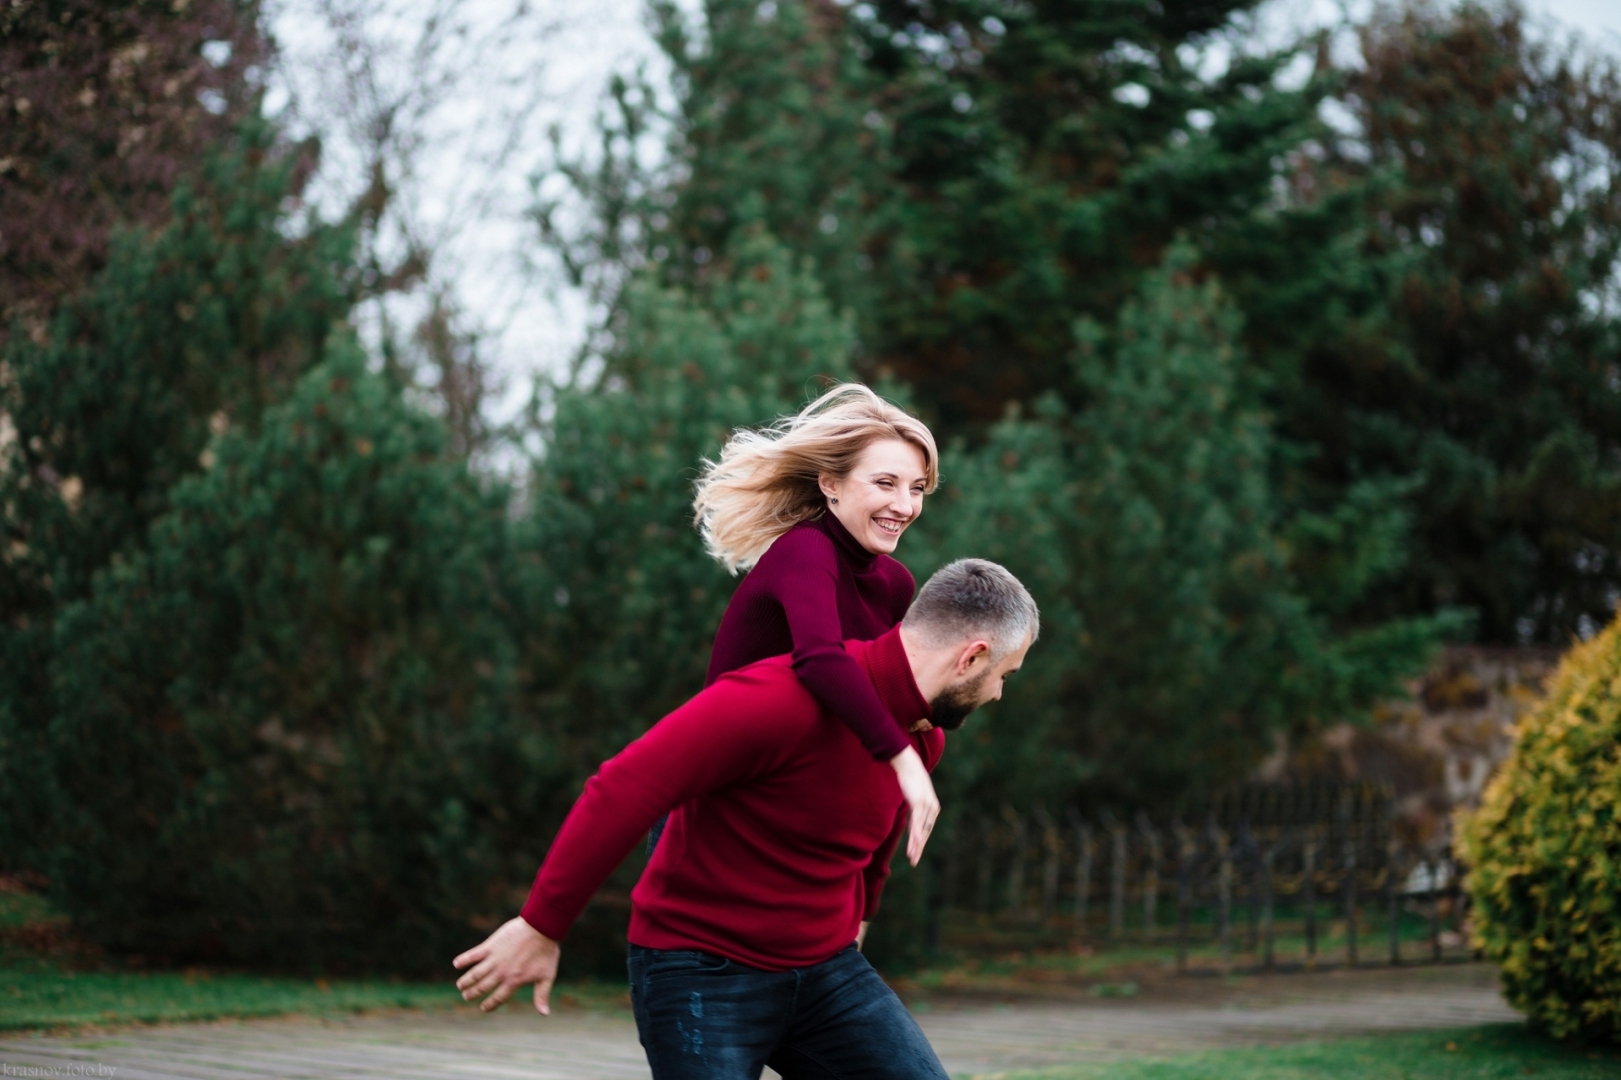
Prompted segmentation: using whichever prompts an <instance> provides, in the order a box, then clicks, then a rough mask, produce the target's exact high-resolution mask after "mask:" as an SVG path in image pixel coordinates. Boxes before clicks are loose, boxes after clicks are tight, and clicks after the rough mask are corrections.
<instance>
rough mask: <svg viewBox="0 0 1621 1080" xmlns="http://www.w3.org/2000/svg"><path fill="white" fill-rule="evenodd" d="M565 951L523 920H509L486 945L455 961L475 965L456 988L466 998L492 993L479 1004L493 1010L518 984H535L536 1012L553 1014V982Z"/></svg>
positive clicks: (475, 948) (472, 998)
mask: <svg viewBox="0 0 1621 1080" xmlns="http://www.w3.org/2000/svg"><path fill="white" fill-rule="evenodd" d="M562 951H563V950H562V946H560V945H558V943H557V942H555V941H553V940H552V939H551V938H549V937H547V936H546V935H544V934H542V933H541V932H540V931H539V930H536V929H535V928H534V927H533V926H530V925H529V924H528V923H526V922H524V921H523V920H522V919H509V920H508V921H507V922H505V923H503V924H502V925H501V927H500V929H498V930H496V932H495V933H493V934H491V935H490V936H489V937H487V938H485V939H484V944H482V945H476V946H474V947H473V948H471V949H468V950H467V951H466V952H464V953H462V954H461V955H460V956H458V957H456V959H455V960H453V961H451V963H452V964H454V965H455V966H456V967H458V968H464V967H467V965H469V964H472V965H473V968H472V970H471V971H469V972H467V974H465V975H463V976H462V977H461V978H459V979H457V980H456V989H458V990H460V991H461V992H462V1000H463V1001H472V1000H474V999H475V998H480V997H484V995H485V994H488V995H489V997H486V998H484V1000H483V1001H482V1002H480V1003H479V1006H478V1007H479V1008H480V1009H482V1010H483V1011H485V1012H491V1011H493V1010H495V1009H499V1008H500V1007H501V1006H502V1005H504V1004H505V1003H506V1000H507V998H509V997H511V996H512V995H513V993H514V992H515V991H516V990H517V989H518V987H520V986H523V985H524V984H526V983H534V984H535V1011H536V1012H538V1013H540V1015H542V1016H550V1015H551V1014H552V1006H551V1000H550V999H551V993H552V983H554V982H556V981H557V958H558V957H559V956H560V955H561V954H562Z"/></svg>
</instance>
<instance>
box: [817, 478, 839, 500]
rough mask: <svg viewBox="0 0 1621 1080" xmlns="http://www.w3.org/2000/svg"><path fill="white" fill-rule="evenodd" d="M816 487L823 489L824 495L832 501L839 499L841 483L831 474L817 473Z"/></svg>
mask: <svg viewBox="0 0 1621 1080" xmlns="http://www.w3.org/2000/svg"><path fill="white" fill-rule="evenodd" d="M816 486H817V487H819V488H821V489H822V494H823V495H826V496H827V497H828V498H830V499H836V498H838V497H839V482H838V481H837V480H835V479H834V478H833V475H832V474H831V473H817V474H816Z"/></svg>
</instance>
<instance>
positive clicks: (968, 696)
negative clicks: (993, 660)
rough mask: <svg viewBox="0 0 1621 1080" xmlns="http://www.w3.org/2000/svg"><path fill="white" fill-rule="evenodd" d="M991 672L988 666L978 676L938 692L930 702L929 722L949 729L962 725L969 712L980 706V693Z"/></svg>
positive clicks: (954, 729) (955, 728)
mask: <svg viewBox="0 0 1621 1080" xmlns="http://www.w3.org/2000/svg"><path fill="white" fill-rule="evenodd" d="M990 674H991V672H990V669H989V668H986V669H985V670H984V671H982V672H980V673H979V676H978V677H977V678H974V679H970V680H968V681H967V682H963V683H958V684H957V685H956V686H948V687H946V688H945V689H944V690H942V691H940V692H939V693H938V694H936V695H935V696H934V700H933V701H931V702H929V722H930V723H931V724H933V725H934V726H935V727H937V728H944V729H945V730H947V731H956V730H957V729H958V728H960V727H962V724H963V721H964V720H967V719H968V714H969V713H971V712H973V711H974V710H975V709H977V708H979V695H980V692H981V691H982V690H984V689H985V680H986V679H988V678H989V677H990Z"/></svg>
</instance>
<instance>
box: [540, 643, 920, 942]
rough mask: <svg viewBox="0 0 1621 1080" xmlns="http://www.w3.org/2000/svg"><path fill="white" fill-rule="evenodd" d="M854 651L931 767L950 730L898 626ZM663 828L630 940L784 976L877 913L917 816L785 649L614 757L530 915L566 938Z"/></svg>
mask: <svg viewBox="0 0 1621 1080" xmlns="http://www.w3.org/2000/svg"><path fill="white" fill-rule="evenodd" d="M845 644H846V648H847V650H848V652H847V653H846V656H847V657H848V658H849V660H850V663H851V665H852V666H854V667H855V669H856V670H857V671H858V672H859V673H860V677H861V678H862V679H864V680H866V682H867V686H868V688H869V689H872V690H873V693H874V696H875V697H877V698H878V699H879V701H880V702H881V704H882V705H883V707H884V710H885V716H886V717H890V718H891V719H889V720H888V722H889V723H890V724H891V725H893V726H894V728H895V730H896V731H899V732H901V741H902V743H903V744H906V745H911V746H913V747H915V748H916V749H917V751H918V753H919V754H920V755H922V757H923V762H924V764H925V765H926V766H928V767H929V768H931V769H932V768H934V766H935V764H936V763H937V762H939V760H940V755H941V753H942V752H943V751H944V749H945V733H944V732H941V731H939V730H931V731H928V732H926V733H924V734H914V735H909V734H907V733H906V732H905V731H904V729H903V727H902V725H903V724H905V725H906V726H908V727H909V726H910V725H911V724H912V723H914V722H915V721H917V720H921V719H926V718H927V717H928V715H929V707H928V704H927V703H926V702H925V701H924V699H923V695H922V693H921V692H919V690H918V686H917V682H916V680H915V679H914V678H913V676H912V668H911V664H910V663H909V662H908V660H907V657H906V649H905V646H904V645H903V644H902V643H901V639H900V631H899V630H898V629H897V630H891V631H889V632H888V633H886V634H884V635H883V636H882V637H880V638H878V639H877V640H876V641H850V642H846V643H845ZM666 811H669V812H670V822H669V826H668V828H667V829H666V830H665V833H664V838H663V839H662V840H660V841H659V844H658V847H657V848H656V849H655V850H654V852H653V857H652V860H651V861H650V862H649V863H648V864H647V870H646V871H645V872H644V873H643V874H642V880H641V881H640V882H639V883H637V885H636V889H635V891H634V892H633V893H631V915H630V940H631V943H632V944H635V945H642V946H645V947H647V948H650V949H701V950H704V951H705V952H711V953H716V954H719V955H721V956H725V957H729V958H731V959H733V960H737V961H739V962H741V963H744V964H749V965H752V966H754V967H759V968H765V969H767V970H770V971H783V970H786V969H788V968H797V967H805V966H808V965H811V964H819V963H821V962H822V961H824V960H826V959H828V958H829V957H831V956H832V955H833V954H834V953H836V952H838V951H839V950H840V949H843V948H845V947H846V946H847V945H849V944H850V942H852V941H854V940H855V936H856V931H857V929H858V928H859V927H860V925H861V921H862V920H863V919H868V918H871V917H872V914H873V912H874V911H875V910H876V909H877V907H878V897H879V893H880V892H881V891H882V889H883V884H884V878H885V876H886V875H887V874H888V873H889V859H890V856H891V854H892V853H893V852H894V850H895V845H896V843H897V841H898V840H899V838H900V835H901V831H902V826H903V824H904V822H905V811H906V803H905V800H904V799H903V798H902V797H901V786H900V782H899V781H898V780H897V779H896V778H895V772H894V770H892V769H891V768H889V767H888V766H887V765H885V764H883V763H881V762H878V761H874V760H873V759H872V757H871V756H869V755H868V754H867V753H866V752H865V751H864V750H863V749H862V746H861V744H860V743H859V742H858V741H857V740H856V738H855V736H854V735H852V734H851V733H850V730H849V729H848V728H847V727H845V726H844V725H843V724H842V723H840V722H839V721H838V720H836V719H834V717H833V714H832V712H831V711H830V710H829V709H827V708H826V707H825V706H823V705H822V704H821V703H820V702H818V701H817V700H816V698H815V697H813V696H812V695H811V694H810V692H809V691H808V690H807V689H806V688H805V685H804V683H803V682H802V681H801V680H800V679H799V678H798V677H797V676H796V675H795V674H794V671H793V669H792V668H791V667H790V666H789V660H788V657H786V656H779V657H773V658H772V659H769V660H762V661H760V662H759V663H757V664H751V665H749V666H748V667H745V668H743V669H742V670H740V671H734V672H730V673H728V674H726V675H723V676H721V677H720V678H719V679H718V680H716V681H715V683H714V684H713V685H712V686H709V687H706V688H705V689H704V690H703V692H701V693H700V694H698V696H697V697H695V698H693V699H692V700H691V701H689V702H687V703H686V704H685V705H683V706H681V707H680V708H679V709H677V710H675V712H673V713H671V714H670V715H668V716H666V717H665V718H664V719H662V720H660V721H659V722H658V723H657V724H654V725H653V727H652V729H651V730H649V731H648V732H647V734H645V735H643V736H642V737H641V738H639V739H637V740H636V741H635V742H633V743H631V744H630V745H629V746H627V747H625V749H624V750H623V751H621V752H620V753H619V754H618V755H617V756H616V757H613V758H610V759H609V760H608V761H606V762H604V763H603V765H602V768H601V769H600V770H598V772H597V774H596V775H595V776H593V777H592V778H591V779H590V780H588V781H587V782H586V785H585V791H584V792H583V793H582V794H581V795H580V798H579V800H578V801H577V802H575V804H574V809H572V810H570V811H569V815H568V818H567V819H566V820H565V821H564V822H563V827H562V828H561V829H559V830H558V833H557V839H556V840H554V841H552V847H551V851H549V852H548V853H547V854H546V861H545V863H544V864H543V865H542V866H541V868H540V872H539V873H538V874H537V875H536V876H535V884H534V888H533V889H531V890H530V893H529V901H528V902H527V903H526V904H524V906H523V918H524V920H525V921H526V922H528V923H529V925H531V926H533V927H534V928H535V929H536V930H539V931H540V932H541V933H542V934H545V935H546V936H547V937H549V938H552V939H553V940H560V939H562V937H563V935H564V934H565V933H567V931H568V928H569V925H570V924H571V923H573V921H574V920H575V918H576V917H578V915H579V913H580V911H581V910H582V909H583V908H584V907H585V904H586V901H587V900H589V899H590V898H591V894H592V893H593V892H595V891H596V889H597V887H598V886H599V885H601V884H602V882H603V881H604V880H606V878H607V877H608V875H609V873H611V872H612V871H613V869H614V867H615V866H617V865H619V861H620V860H621V859H623V858H624V857H625V854H626V853H627V852H629V851H630V849H631V847H632V846H633V845H634V844H635V843H636V841H637V840H638V839H640V838H641V836H642V834H643V833H645V832H646V831H647V828H648V826H649V825H652V824H653V822H654V821H655V820H657V819H658V817H659V815H661V814H663V813H665V812H666Z"/></svg>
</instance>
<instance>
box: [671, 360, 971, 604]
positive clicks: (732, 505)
mask: <svg viewBox="0 0 1621 1080" xmlns="http://www.w3.org/2000/svg"><path fill="white" fill-rule="evenodd" d="M881 439H901V440H903V441H905V442H909V443H911V444H912V445H913V446H916V447H917V448H918V449H919V450H921V451H923V468H924V475H925V477H926V479H927V482H928V486H927V487H926V488H925V489H924V490H925V491H926V492H932V491H933V490H934V488H935V485H936V484H937V483H938V482H939V479H940V452H939V450H938V449H937V448H936V447H935V445H934V436H933V435H932V434H930V433H929V429H928V427H927V426H926V425H925V424H924V423H923V422H922V421H921V420H918V419H917V418H916V417H914V416H911V415H909V414H908V413H906V412H904V411H903V410H901V409H900V408H898V407H896V406H894V405H891V404H890V403H889V402H887V401H885V400H884V399H883V398H881V397H879V396H878V395H877V394H875V393H873V392H872V391H871V390H869V389H868V388H867V387H865V386H862V385H861V384H860V383H844V384H842V385H839V386H835V387H834V388H833V389H831V390H829V391H828V392H827V393H825V394H823V395H822V396H821V397H819V398H817V399H816V400H815V401H813V402H811V403H810V404H809V405H807V406H805V408H804V409H803V410H801V411H800V413H799V414H798V415H797V416H785V417H783V418H782V419H780V420H778V421H777V422H776V423H774V424H772V425H770V426H769V427H765V428H761V429H759V430H749V429H741V430H738V431H735V432H733V433H732V437H731V438H730V439H728V440H727V441H726V445H725V446H724V447H722V448H721V452H720V460H719V461H705V462H704V467H703V475H702V476H700V477H699V478H698V485H697V487H698V494H697V497H696V498H695V499H694V500H693V503H692V510H693V521H694V523H695V524H696V525H697V526H698V531H699V533H701V534H702V535H703V538H704V547H705V548H706V549H708V551H709V553H710V554H711V555H713V556H714V557H715V558H716V559H718V560H720V562H721V564H722V565H724V566H725V567H726V569H727V570H728V571H730V572H731V573H734V574H735V573H737V572H738V571H739V570H747V569H749V568H750V567H752V566H753V565H754V564H755V563H757V562H759V561H760V556H761V555H764V554H765V551H766V549H767V548H769V547H770V546H771V544H772V542H773V541H775V540H776V539H777V537H779V536H781V535H782V534H783V533H785V532H787V531H788V530H789V529H791V528H793V527H794V526H795V525H797V524H799V523H800V522H801V521H809V520H810V519H812V518H814V517H816V516H817V515H819V514H821V513H822V512H823V511H825V510H826V509H827V500H826V498H825V497H824V496H823V495H822V490H821V487H820V486H819V485H818V482H817V477H818V476H820V475H821V474H822V473H827V474H828V475H830V476H835V477H844V476H848V475H849V474H850V470H851V469H853V468H855V464H856V461H857V460H858V459H859V458H860V457H861V454H862V452H863V451H865V450H866V449H867V447H869V446H871V445H872V444H873V443H875V442H878V441H879V440H881Z"/></svg>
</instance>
